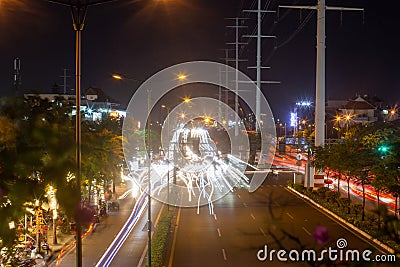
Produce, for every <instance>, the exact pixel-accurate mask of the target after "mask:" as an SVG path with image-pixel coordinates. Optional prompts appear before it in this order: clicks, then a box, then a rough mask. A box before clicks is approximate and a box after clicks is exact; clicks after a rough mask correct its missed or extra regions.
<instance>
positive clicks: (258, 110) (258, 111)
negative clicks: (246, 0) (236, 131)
mask: <svg viewBox="0 0 400 267" xmlns="http://www.w3.org/2000/svg"><path fill="white" fill-rule="evenodd" d="M243 12H250V13H257V35H243V37H248V38H257V56H256V66H255V67H248V68H255V69H256V70H257V77H256V84H257V87H258V89H259V90H257V92H256V123H255V126H256V131H257V132H259V122H260V116H261V107H260V101H261V100H260V99H261V91H260V90H261V83H262V81H261V69H269V67H262V66H261V38H276V36H272V35H261V21H262V18H261V13H275V11H271V10H261V0H258V5H257V9H256V10H243ZM266 83H274V82H266ZM275 83H279V82H275Z"/></svg>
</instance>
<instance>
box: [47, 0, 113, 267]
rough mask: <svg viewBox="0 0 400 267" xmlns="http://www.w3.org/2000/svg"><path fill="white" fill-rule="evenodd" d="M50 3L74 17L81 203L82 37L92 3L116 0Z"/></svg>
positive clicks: (78, 244)
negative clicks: (66, 8) (64, 7)
mask: <svg viewBox="0 0 400 267" xmlns="http://www.w3.org/2000/svg"><path fill="white" fill-rule="evenodd" d="M46 1H47V2H50V3H55V4H60V5H63V6H67V7H69V9H70V11H71V17H72V25H73V27H74V31H75V97H76V116H75V147H76V191H77V192H76V194H77V197H79V205H81V112H80V111H81V38H82V31H83V27H84V25H85V19H86V15H87V9H88V7H89V6H92V5H99V4H104V3H107V2H113V1H116V0H98V1H90V0H75V1H73V0H69V1H67V0H46ZM78 216H79V214H75V223H76V266H78V267H81V266H82V238H81V235H82V233H81V232H82V229H81V223H80V220H79V218H78Z"/></svg>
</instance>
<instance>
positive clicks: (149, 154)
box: [147, 89, 152, 267]
mask: <svg viewBox="0 0 400 267" xmlns="http://www.w3.org/2000/svg"><path fill="white" fill-rule="evenodd" d="M150 103H151V89H147V113H148V116H149V117H148V118H149V119H148V121H147V155H148V157H147V160H148V170H147V179H148V180H149V181H148V191H149V192H147V193H148V195H147V200H148V205H149V206H148V208H147V238H148V243H147V262H148V267H151V226H152V224H151V173H150V172H151V145H150V141H151V137H150Z"/></svg>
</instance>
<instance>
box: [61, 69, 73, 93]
mask: <svg viewBox="0 0 400 267" xmlns="http://www.w3.org/2000/svg"><path fill="white" fill-rule="evenodd" d="M67 71H68V69H64V74H63V75H62V76H61V78H63V80H64V84H63V87H64V90H63V93H64V95H66V94H67V78H70V77H71V76H67Z"/></svg>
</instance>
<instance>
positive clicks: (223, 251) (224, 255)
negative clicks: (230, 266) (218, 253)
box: [222, 249, 228, 261]
mask: <svg viewBox="0 0 400 267" xmlns="http://www.w3.org/2000/svg"><path fill="white" fill-rule="evenodd" d="M222 257H224V260H225V261H226V260H227V259H228V258H227V257H226V252H225V249H222Z"/></svg>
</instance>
